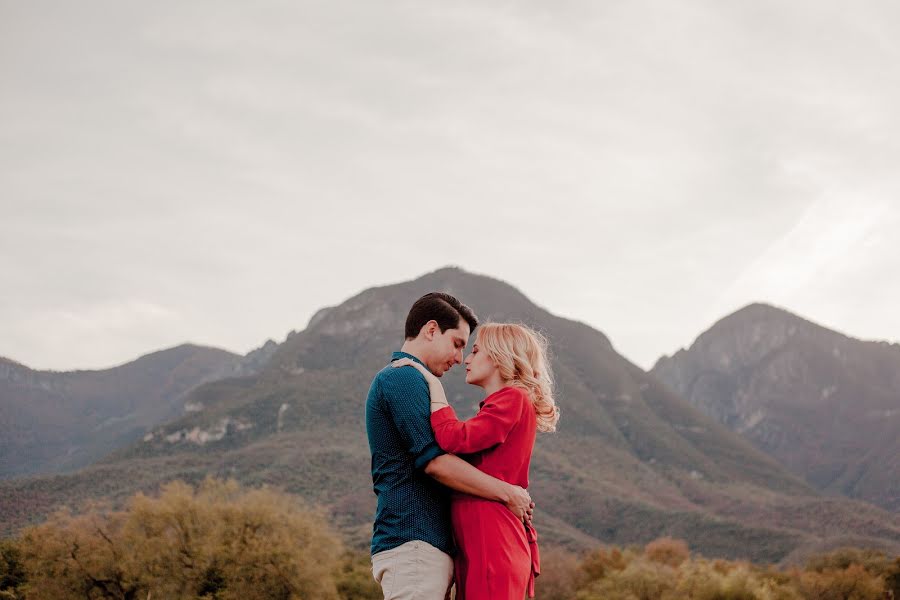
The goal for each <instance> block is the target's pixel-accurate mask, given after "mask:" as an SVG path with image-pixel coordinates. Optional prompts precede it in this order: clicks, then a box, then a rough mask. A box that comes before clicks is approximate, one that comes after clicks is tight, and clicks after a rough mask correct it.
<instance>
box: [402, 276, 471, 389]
mask: <svg viewBox="0 0 900 600" xmlns="http://www.w3.org/2000/svg"><path fill="white" fill-rule="evenodd" d="M477 326H478V318H477V317H476V316H475V314H474V313H473V312H472V309H471V308H469V307H468V306H466V305H465V304H463V303H462V302H460V301H459V300H457V299H456V298H454V297H453V296H451V295H450V294H444V293H442V292H431V293H428V294H425V295H424V296H422V297H421V298H419V299H418V300H416V301H415V303H414V304H413V305H412V308H410V309H409V314H408V315H407V317H406V331H405V336H406V344H404V346H405V347H408V348H409V349H410V350H413V353H414V354H415V355H416V356H417V357H418V358H419V359H421V360H422V362H424V363H425V366H427V367H428V369H429V370H430V371H431V372H432V373H434V374H435V375H437V376H438V377H440V376H441V375H443V374H444V373H446V372H447V371H448V370H449V369H450V368H451V367H453V365H455V364H459V363H461V362H462V359H463V350H464V349H465V347H466V344H467V343H468V341H469V335H470V334H471V333H472V331H473V330H474V329H475V328H476V327H477Z"/></svg>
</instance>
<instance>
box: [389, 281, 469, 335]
mask: <svg viewBox="0 0 900 600" xmlns="http://www.w3.org/2000/svg"><path fill="white" fill-rule="evenodd" d="M462 319H465V320H466V323H468V324H469V333H471V332H473V331H475V328H476V327H478V318H477V317H476V316H475V313H473V312H472V309H471V308H469V307H468V306H466V305H465V304H463V303H462V302H460V301H459V300H457V299H456V298H454V297H453V296H451V295H450V294H445V293H443V292H430V293H428V294H425V295H424V296H422V297H421V298H419V299H418V300H416V301H415V303H414V304H413V305H412V308H410V309H409V314H408V315H407V316H406V331H405V333H404V335H406V339H408V340H412V339H415V338H416V337H418V335H419V332H420V331H422V327H424V326H425V323H427V322H428V321H432V320H434V321H437V324H438V327H440V328H441V333H444V332H445V331H447V330H448V329H455V328H456V327H459V322H460V320H462Z"/></svg>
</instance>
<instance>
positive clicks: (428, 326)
mask: <svg viewBox="0 0 900 600" xmlns="http://www.w3.org/2000/svg"><path fill="white" fill-rule="evenodd" d="M437 331H438V323H437V321H435V320H434V319H432V320H431V321H428V322H427V323H425V324H424V325H423V326H422V333H423V334H424V335H425V339H426V340H428V341H429V342H430V341H432V340H433V339H434V334H435V332H437Z"/></svg>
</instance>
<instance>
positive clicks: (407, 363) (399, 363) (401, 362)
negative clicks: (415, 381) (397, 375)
mask: <svg viewBox="0 0 900 600" xmlns="http://www.w3.org/2000/svg"><path fill="white" fill-rule="evenodd" d="M391 366H392V367H394V368H398V367H413V368H415V369H416V370H417V371H418V372H419V373H421V374H422V375H424V376H425V379H426V380H428V381H431V380H432V379H437V377H435V376H434V373H432V372H431V371H429V370H428V369H426V368H425V367H424V366H422V365H421V364H420V363H417V362H416V361H414V360H413V359H411V358H405V357H404V358H398V359H397V360H395V361H394V362H392V363H391Z"/></svg>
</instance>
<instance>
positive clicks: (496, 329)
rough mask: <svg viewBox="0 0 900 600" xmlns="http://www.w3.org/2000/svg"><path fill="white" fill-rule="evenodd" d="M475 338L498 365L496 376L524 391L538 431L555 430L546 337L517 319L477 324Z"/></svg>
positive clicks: (556, 414)
mask: <svg viewBox="0 0 900 600" xmlns="http://www.w3.org/2000/svg"><path fill="white" fill-rule="evenodd" d="M477 339H478V346H479V349H480V350H482V351H484V352H487V354H488V356H489V357H490V358H491V360H493V361H494V363H495V364H496V365H497V367H498V368H499V370H500V377H502V378H503V380H504V381H506V382H508V383H509V385H511V386H513V387H517V388H521V389H523V390H525V391H526V392H528V396H529V397H530V398H531V403H532V404H533V405H534V412H535V414H536V415H537V426H538V431H556V423H557V421H559V407H558V406H556V401H555V400H554V399H553V374H552V373H551V372H550V361H549V360H548V358H547V338H545V337H544V336H543V335H541V334H540V333H538V332H537V331H535V330H533V329H531V328H530V327H527V326H525V325H520V324H518V323H486V324H484V325H482V326H481V327H479V328H478V338H477Z"/></svg>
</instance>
